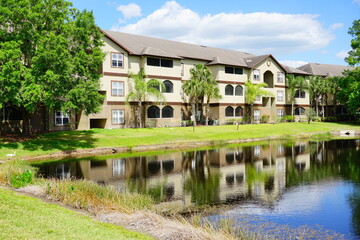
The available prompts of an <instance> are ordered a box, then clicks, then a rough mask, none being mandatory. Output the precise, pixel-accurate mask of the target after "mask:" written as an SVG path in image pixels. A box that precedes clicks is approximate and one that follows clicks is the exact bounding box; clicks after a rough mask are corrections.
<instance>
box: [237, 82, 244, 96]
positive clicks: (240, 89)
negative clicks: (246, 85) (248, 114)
mask: <svg viewBox="0 0 360 240" xmlns="http://www.w3.org/2000/svg"><path fill="white" fill-rule="evenodd" d="M242 95H243V87H242V86H240V85H237V86H236V87H235V96H242Z"/></svg>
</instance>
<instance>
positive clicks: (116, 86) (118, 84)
mask: <svg viewBox="0 0 360 240" xmlns="http://www.w3.org/2000/svg"><path fill="white" fill-rule="evenodd" d="M111 96H124V82H123V81H111Z"/></svg>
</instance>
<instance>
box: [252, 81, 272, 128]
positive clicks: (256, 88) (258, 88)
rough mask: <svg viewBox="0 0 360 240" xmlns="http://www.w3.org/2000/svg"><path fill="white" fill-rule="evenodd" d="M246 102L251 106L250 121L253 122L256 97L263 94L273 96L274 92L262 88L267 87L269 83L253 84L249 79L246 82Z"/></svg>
mask: <svg viewBox="0 0 360 240" xmlns="http://www.w3.org/2000/svg"><path fill="white" fill-rule="evenodd" d="M245 87H246V89H245V103H246V104H248V105H249V106H250V115H249V116H250V123H253V121H254V119H253V114H252V112H253V107H254V102H255V99H256V98H257V97H261V96H269V97H271V96H273V94H272V93H271V92H269V91H266V90H264V89H262V88H264V87H267V83H259V84H253V83H251V82H250V80H248V81H247V82H246V83H245Z"/></svg>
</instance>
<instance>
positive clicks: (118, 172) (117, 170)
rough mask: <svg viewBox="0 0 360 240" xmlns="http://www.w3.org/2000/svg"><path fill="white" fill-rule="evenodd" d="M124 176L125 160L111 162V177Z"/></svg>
mask: <svg viewBox="0 0 360 240" xmlns="http://www.w3.org/2000/svg"><path fill="white" fill-rule="evenodd" d="M124 175H125V159H114V160H113V177H119V176H124Z"/></svg>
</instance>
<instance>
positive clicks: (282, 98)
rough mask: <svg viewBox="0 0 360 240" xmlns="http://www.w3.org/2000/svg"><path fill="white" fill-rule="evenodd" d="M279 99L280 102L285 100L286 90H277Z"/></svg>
mask: <svg viewBox="0 0 360 240" xmlns="http://www.w3.org/2000/svg"><path fill="white" fill-rule="evenodd" d="M277 100H278V102H283V101H284V91H277Z"/></svg>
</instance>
